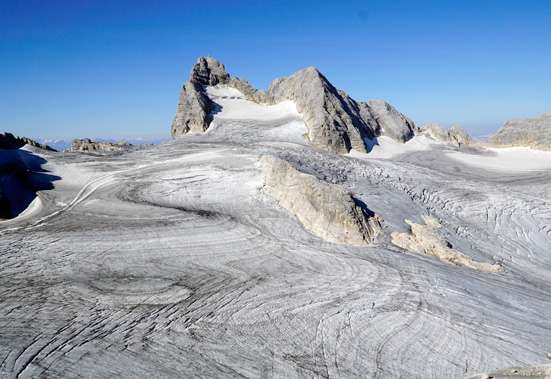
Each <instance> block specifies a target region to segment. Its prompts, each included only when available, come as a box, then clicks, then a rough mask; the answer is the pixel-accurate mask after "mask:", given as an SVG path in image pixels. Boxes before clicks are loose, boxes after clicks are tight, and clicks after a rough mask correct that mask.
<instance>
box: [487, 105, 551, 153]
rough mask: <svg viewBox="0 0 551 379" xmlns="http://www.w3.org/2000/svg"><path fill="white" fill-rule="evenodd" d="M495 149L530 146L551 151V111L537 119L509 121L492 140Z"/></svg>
mask: <svg viewBox="0 0 551 379" xmlns="http://www.w3.org/2000/svg"><path fill="white" fill-rule="evenodd" d="M489 144H490V145H491V146H495V147H512V146H528V147H533V148H535V149H540V150H551V111H549V112H547V113H544V114H542V115H541V116H539V117H537V118H522V119H517V120H510V121H507V122H506V123H505V124H503V126H502V127H501V128H500V129H499V130H498V131H497V133H496V134H494V135H493V136H492V138H490V141H489Z"/></svg>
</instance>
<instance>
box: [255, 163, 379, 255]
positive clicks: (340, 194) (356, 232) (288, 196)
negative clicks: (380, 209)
mask: <svg viewBox="0 0 551 379" xmlns="http://www.w3.org/2000/svg"><path fill="white" fill-rule="evenodd" d="M260 163H261V165H262V168H263V170H264V173H265V175H266V184H265V185H264V187H263V191H264V192H265V193H266V194H267V195H269V196H270V197H272V198H274V199H275V200H276V201H277V202H278V203H279V205H281V206H282V207H283V208H285V209H286V210H287V211H289V212H290V213H291V214H292V215H294V216H295V217H296V218H297V219H298V220H299V221H300V222H301V223H302V225H304V227H305V228H306V229H308V230H310V231H312V232H313V233H314V234H315V235H317V236H319V237H321V238H323V239H325V240H327V241H330V242H335V243H342V244H346V245H352V246H367V245H369V244H370V243H371V242H372V241H373V239H374V238H375V236H376V235H377V234H378V233H379V232H380V231H381V225H380V224H379V222H378V221H377V219H376V218H375V216H374V215H373V214H372V215H370V214H368V210H366V209H362V208H361V207H360V206H359V205H358V204H357V203H356V201H355V200H354V198H353V197H352V194H351V193H350V191H349V190H347V189H346V188H344V187H342V186H340V185H338V184H330V183H327V182H325V181H322V180H319V179H317V178H316V177H315V176H312V175H308V174H304V173H302V172H300V171H299V170H297V169H296V168H295V167H293V166H292V165H291V164H289V163H288V162H285V161H283V160H281V159H276V158H273V157H270V156H263V157H262V159H261V160H260Z"/></svg>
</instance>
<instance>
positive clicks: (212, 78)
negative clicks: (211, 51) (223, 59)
mask: <svg viewBox="0 0 551 379" xmlns="http://www.w3.org/2000/svg"><path fill="white" fill-rule="evenodd" d="M229 80H230V74H228V73H227V72H226V69H225V67H224V65H223V64H222V63H220V62H218V61H217V60H216V59H214V58H212V57H209V56H206V57H201V58H199V59H198V60H197V63H196V64H195V65H194V66H193V68H192V69H191V78H190V82H192V83H195V84H198V85H200V86H202V87H208V86H215V85H217V84H226V83H227V82H228V81H229Z"/></svg>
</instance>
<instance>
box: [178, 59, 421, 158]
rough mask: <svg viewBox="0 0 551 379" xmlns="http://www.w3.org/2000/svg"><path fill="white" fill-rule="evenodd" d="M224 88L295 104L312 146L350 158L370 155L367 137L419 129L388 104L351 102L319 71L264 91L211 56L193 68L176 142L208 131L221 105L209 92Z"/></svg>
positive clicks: (400, 136) (399, 136)
mask: <svg viewBox="0 0 551 379" xmlns="http://www.w3.org/2000/svg"><path fill="white" fill-rule="evenodd" d="M218 84H225V85H228V86H230V87H233V88H235V89H237V90H239V91H240V92H241V93H243V94H244V95H245V96H246V97H247V99H248V100H250V101H254V102H257V103H261V104H277V103H280V102H282V101H286V100H291V101H293V102H295V104H296V106H297V110H298V112H299V113H301V114H302V116H303V119H304V122H305V124H306V126H307V128H308V133H307V139H308V142H309V143H310V144H311V145H312V146H314V147H317V148H319V149H322V150H327V151H330V152H332V153H337V154H345V153H348V152H349V151H350V150H351V149H355V150H358V151H361V152H366V147H365V142H364V141H365V138H368V139H373V138H374V137H377V136H380V135H385V136H389V137H391V138H393V139H395V140H397V141H399V142H406V141H408V140H409V139H410V138H411V137H413V135H414V133H415V131H417V130H418V128H417V126H416V125H415V123H414V122H413V121H411V120H410V119H409V118H407V117H405V116H404V115H403V114H401V113H400V112H398V111H396V109H395V108H394V107H392V106H391V105H390V104H388V103H386V102H384V101H381V100H372V101H370V102H369V104H367V103H365V102H357V101H355V100H354V99H352V98H350V96H348V94H347V93H346V92H344V91H342V90H339V89H337V88H335V87H334V86H333V85H332V84H331V83H330V82H329V81H328V80H327V78H325V76H323V74H321V73H320V72H319V71H318V70H317V69H315V68H314V67H309V68H306V69H304V70H300V71H297V72H296V73H294V74H293V75H291V76H289V77H284V78H278V79H275V80H274V81H273V82H272V83H271V84H270V89H269V90H268V91H264V90H256V89H254V88H252V86H251V85H250V84H249V82H248V81H247V80H245V79H239V78H236V77H234V78H231V79H230V76H229V74H228V73H227V72H226V70H225V68H224V65H223V64H221V63H220V62H218V61H217V60H216V59H214V58H211V57H206V58H199V60H198V61H197V63H196V64H195V66H194V67H193V69H192V70H191V78H190V81H188V82H186V84H185V85H184V86H183V88H182V92H181V93H180V98H179V103H178V109H177V112H176V116H175V118H174V121H173V123H172V130H171V135H172V138H173V139H174V138H177V137H179V136H181V135H183V134H185V133H188V132H190V131H191V132H203V131H205V130H206V129H207V128H208V126H209V125H210V122H211V121H212V118H211V116H210V113H211V112H212V111H213V110H214V109H215V104H214V102H213V101H212V100H211V99H210V98H209V97H208V96H207V95H206V94H205V90H204V89H205V87H208V86H215V85H218Z"/></svg>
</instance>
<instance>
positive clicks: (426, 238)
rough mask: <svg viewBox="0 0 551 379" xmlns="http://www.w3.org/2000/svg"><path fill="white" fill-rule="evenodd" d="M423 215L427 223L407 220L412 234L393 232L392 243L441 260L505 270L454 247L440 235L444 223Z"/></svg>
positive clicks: (482, 268) (486, 269) (483, 269)
mask: <svg viewBox="0 0 551 379" xmlns="http://www.w3.org/2000/svg"><path fill="white" fill-rule="evenodd" d="M422 217H423V220H424V221H425V225H421V224H416V223H414V222H412V221H410V220H405V222H406V224H408V225H409V226H410V227H411V234H408V233H398V232H392V233H391V235H390V237H391V241H392V243H393V244H395V245H396V246H399V247H401V248H403V249H406V250H408V251H412V252H414V253H419V254H425V255H433V256H435V257H437V258H438V259H440V260H441V261H444V262H448V263H453V264H462V265H464V266H467V267H470V268H473V269H475V270H480V271H488V272H502V271H503V268H502V267H501V266H499V265H496V264H491V263H485V262H478V261H475V260H474V259H472V258H471V257H469V256H468V255H466V254H463V253H462V252H460V251H457V250H455V249H452V248H451V246H450V245H449V243H448V242H447V241H446V240H445V239H443V238H442V237H440V236H439V235H438V229H441V228H442V225H441V224H440V223H439V222H438V221H436V220H435V219H434V218H432V217H430V216H428V215H423V216H422Z"/></svg>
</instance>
